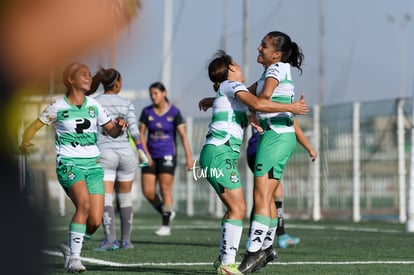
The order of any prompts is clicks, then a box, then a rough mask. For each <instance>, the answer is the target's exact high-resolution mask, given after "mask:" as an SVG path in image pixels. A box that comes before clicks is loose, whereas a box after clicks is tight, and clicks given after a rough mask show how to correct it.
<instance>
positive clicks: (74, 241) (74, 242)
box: [69, 231, 85, 258]
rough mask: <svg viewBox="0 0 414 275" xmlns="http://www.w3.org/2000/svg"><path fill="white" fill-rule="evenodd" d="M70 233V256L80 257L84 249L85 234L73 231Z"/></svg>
mask: <svg viewBox="0 0 414 275" xmlns="http://www.w3.org/2000/svg"><path fill="white" fill-rule="evenodd" d="M69 235H70V257H71V258H79V257H80V253H81V250H82V243H83V236H84V235H85V234H83V233H78V232H74V231H71V232H70V233H69Z"/></svg>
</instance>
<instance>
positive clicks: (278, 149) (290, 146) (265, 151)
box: [254, 130, 296, 180]
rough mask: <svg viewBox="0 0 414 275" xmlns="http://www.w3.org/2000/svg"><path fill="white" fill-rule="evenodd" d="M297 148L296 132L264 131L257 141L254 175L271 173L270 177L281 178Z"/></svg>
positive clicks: (259, 175)
mask: <svg viewBox="0 0 414 275" xmlns="http://www.w3.org/2000/svg"><path fill="white" fill-rule="evenodd" d="M295 148H296V135H295V133H283V134H277V133H276V132H274V131H273V130H267V131H264V132H263V134H261V135H260V136H259V140H258V143H257V152H256V162H255V166H254V176H255V177H261V176H264V175H265V174H269V178H270V179H278V180H281V179H282V177H283V172H284V170H285V167H286V164H287V163H288V161H289V159H290V157H291V156H292V154H293V152H294V150H295Z"/></svg>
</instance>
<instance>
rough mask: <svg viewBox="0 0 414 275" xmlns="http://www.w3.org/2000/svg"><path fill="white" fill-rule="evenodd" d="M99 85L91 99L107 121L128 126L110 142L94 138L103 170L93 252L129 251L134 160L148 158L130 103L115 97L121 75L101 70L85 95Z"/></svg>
mask: <svg viewBox="0 0 414 275" xmlns="http://www.w3.org/2000/svg"><path fill="white" fill-rule="evenodd" d="M100 84H102V85H103V88H104V93H103V94H101V95H98V96H97V97H95V99H96V100H97V101H98V102H99V103H101V105H102V106H104V108H105V110H106V111H107V113H108V114H109V116H110V117H112V118H119V117H122V118H124V119H125V120H126V121H127V122H128V131H125V133H123V134H122V135H121V136H120V137H118V138H112V137H110V136H108V135H107V134H106V133H105V132H104V131H100V132H99V134H98V147H99V150H100V151H101V164H102V167H103V169H104V184H105V207H104V214H103V218H102V225H103V229H104V234H105V238H104V240H103V241H102V242H101V244H100V246H99V247H97V248H95V250H96V251H109V250H117V249H119V248H121V249H133V248H134V246H133V244H132V242H131V230H132V221H133V209H132V194H131V190H132V183H133V180H134V179H135V176H136V172H137V169H138V159H139V160H140V163H141V164H140V165H146V164H147V163H148V158H147V157H146V154H145V152H144V150H143V147H142V145H141V142H140V133H139V130H138V126H137V117H136V114H135V108H134V105H133V103H132V102H131V100H129V99H127V98H124V97H121V96H120V95H119V92H120V91H121V88H122V77H121V74H120V73H119V72H118V71H117V70H115V69H112V68H111V69H104V68H101V69H100V70H99V71H98V72H97V73H96V74H95V75H94V77H93V81H92V85H91V90H90V92H89V93H90V94H92V93H94V92H95V91H96V90H97V88H98V87H99V85H100ZM131 139H132V140H133V144H132V145H133V148H131V143H130V140H131ZM135 147H136V148H135ZM137 153H138V154H137ZM137 155H138V157H137ZM114 189H116V196H117V199H118V203H119V212H120V218H121V238H120V239H119V241H118V239H117V236H116V230H115V211H114V207H113V198H114Z"/></svg>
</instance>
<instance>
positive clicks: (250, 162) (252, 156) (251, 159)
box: [247, 153, 256, 172]
mask: <svg viewBox="0 0 414 275" xmlns="http://www.w3.org/2000/svg"><path fill="white" fill-rule="evenodd" d="M255 162H256V153H253V154H250V155H247V165H248V166H249V168H250V171H252V172H253V171H254V163H255Z"/></svg>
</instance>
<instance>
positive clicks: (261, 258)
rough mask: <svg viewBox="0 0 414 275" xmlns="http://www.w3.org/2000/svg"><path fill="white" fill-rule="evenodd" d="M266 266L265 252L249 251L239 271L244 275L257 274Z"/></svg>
mask: <svg viewBox="0 0 414 275" xmlns="http://www.w3.org/2000/svg"><path fill="white" fill-rule="evenodd" d="M265 264H266V253H265V252H264V251H263V250H259V251H257V252H249V251H247V253H246V255H244V258H243V260H242V262H241V263H240V265H239V268H238V269H239V270H240V271H241V272H242V273H243V274H244V273H250V272H256V271H257V270H259V269H260V268H261V267H263V266H264V265H265Z"/></svg>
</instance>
